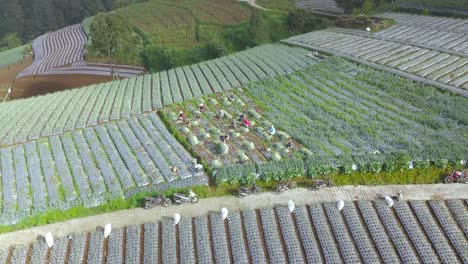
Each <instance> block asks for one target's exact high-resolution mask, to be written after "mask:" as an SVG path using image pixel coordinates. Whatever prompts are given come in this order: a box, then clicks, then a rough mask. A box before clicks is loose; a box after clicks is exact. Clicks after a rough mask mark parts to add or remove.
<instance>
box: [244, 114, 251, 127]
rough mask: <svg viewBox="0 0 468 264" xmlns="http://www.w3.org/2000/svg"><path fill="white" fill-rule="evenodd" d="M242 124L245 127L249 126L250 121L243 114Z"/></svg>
mask: <svg viewBox="0 0 468 264" xmlns="http://www.w3.org/2000/svg"><path fill="white" fill-rule="evenodd" d="M242 124H243V125H244V126H245V127H250V126H251V124H250V121H249V120H248V119H247V117H245V116H244V118H243V119H242Z"/></svg>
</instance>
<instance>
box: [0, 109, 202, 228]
mask: <svg viewBox="0 0 468 264" xmlns="http://www.w3.org/2000/svg"><path fill="white" fill-rule="evenodd" d="M0 161H1V162H0V175H1V179H2V180H1V186H2V189H1V191H0V193H1V194H2V195H1V197H2V200H1V204H0V208H1V209H2V215H1V218H0V219H1V220H2V223H5V224H9V223H13V222H15V221H17V220H19V219H20V218H22V217H23V216H24V215H27V214H28V213H30V212H42V211H44V210H46V209H49V208H60V209H66V208H69V207H70V206H75V205H77V204H84V205H86V206H90V205H97V204H99V203H101V202H103V201H105V200H106V199H108V198H115V197H121V196H122V195H124V194H125V193H127V191H129V190H132V189H138V188H140V187H144V186H147V185H154V184H158V183H163V182H168V183H171V182H174V181H178V180H180V181H182V182H183V180H184V179H187V178H191V177H194V176H195V175H199V174H198V173H199V171H197V170H195V168H194V166H193V164H192V157H191V156H190V155H189V154H188V152H187V151H185V150H184V149H183V148H182V146H181V145H180V144H179V143H178V142H177V141H176V140H175V139H174V138H173V137H172V136H171V135H170V134H169V132H168V131H167V130H166V128H165V127H164V126H163V124H162V122H161V121H160V120H159V118H158V116H157V115H156V114H155V113H150V114H147V115H141V116H138V117H134V118H130V119H125V120H121V121H118V122H115V123H109V124H107V125H105V126H103V125H101V126H96V127H92V128H85V129H83V130H76V131H74V132H70V133H64V134H62V135H60V136H57V135H55V136H51V137H49V138H43V139H41V140H38V141H30V142H28V143H25V144H18V145H15V146H12V147H6V148H2V149H1V151H0ZM171 166H175V167H177V168H178V170H177V171H175V172H173V170H171V169H170V167H171Z"/></svg>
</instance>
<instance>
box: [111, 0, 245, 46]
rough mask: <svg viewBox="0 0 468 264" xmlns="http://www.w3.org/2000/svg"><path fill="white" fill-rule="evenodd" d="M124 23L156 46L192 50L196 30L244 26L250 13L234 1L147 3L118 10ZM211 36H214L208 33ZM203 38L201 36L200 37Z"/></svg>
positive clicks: (196, 41)
mask: <svg viewBox="0 0 468 264" xmlns="http://www.w3.org/2000/svg"><path fill="white" fill-rule="evenodd" d="M116 12H118V13H119V14H121V15H123V16H124V17H125V18H126V19H127V20H128V21H130V22H132V23H133V24H134V25H136V26H138V27H140V28H141V29H143V30H144V31H145V32H147V33H148V34H149V35H150V36H151V38H152V40H153V43H154V44H156V45H158V46H171V47H192V46H193V45H195V44H197V43H198V42H199V36H198V32H197V27H198V26H201V25H210V26H214V28H216V29H222V28H223V26H225V25H234V24H239V23H245V22H248V21H249V20H250V17H251V14H252V10H251V8H250V7H247V6H243V5H241V4H240V3H238V2H237V1H235V0H216V1H207V0H200V1H194V0H177V1H165V0H150V1H147V2H143V3H138V4H132V5H130V6H128V7H125V8H121V9H118V10H117V11H116ZM210 33H211V34H218V33H217V32H216V31H211V32H210ZM201 37H203V36H201Z"/></svg>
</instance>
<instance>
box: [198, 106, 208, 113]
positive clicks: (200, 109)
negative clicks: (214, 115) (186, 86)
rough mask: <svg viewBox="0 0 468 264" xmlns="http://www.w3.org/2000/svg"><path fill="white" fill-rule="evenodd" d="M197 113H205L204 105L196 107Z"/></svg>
mask: <svg viewBox="0 0 468 264" xmlns="http://www.w3.org/2000/svg"><path fill="white" fill-rule="evenodd" d="M198 111H200V112H202V113H203V112H205V111H206V107H205V105H204V104H200V106H198Z"/></svg>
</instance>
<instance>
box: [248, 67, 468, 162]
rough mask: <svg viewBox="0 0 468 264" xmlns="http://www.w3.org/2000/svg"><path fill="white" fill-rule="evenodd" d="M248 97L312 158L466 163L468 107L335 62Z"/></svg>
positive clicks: (269, 83) (258, 88)
mask: <svg viewBox="0 0 468 264" xmlns="http://www.w3.org/2000/svg"><path fill="white" fill-rule="evenodd" d="M247 90H248V92H249V94H250V96H251V98H253V100H254V101H255V102H256V103H257V104H258V105H259V106H260V108H261V109H264V110H265V111H264V112H263V111H259V114H261V115H262V116H264V117H265V118H267V119H268V120H271V121H272V122H273V123H274V124H276V125H277V127H278V128H279V129H281V130H283V131H285V132H287V133H288V134H290V135H291V136H292V137H293V138H295V139H296V140H297V141H298V142H299V143H301V144H303V145H304V146H305V147H307V148H308V149H309V150H310V151H311V152H312V153H313V155H314V156H319V157H320V156H324V157H336V158H337V159H341V160H346V158H345V157H347V156H349V157H351V156H352V157H354V161H355V162H356V163H359V161H358V160H356V159H358V157H360V156H369V155H371V156H372V155H374V156H375V157H376V158H377V157H378V158H379V159H381V160H384V159H385V158H389V157H391V156H392V154H395V153H407V154H409V156H410V157H411V158H412V159H414V160H438V159H449V160H462V159H466V158H467V153H468V151H467V150H468V149H467V146H468V132H467V131H468V130H467V128H468V120H467V119H466V115H463V114H461V113H467V112H468V99H466V98H464V97H461V96H456V95H450V94H448V93H444V92H441V91H438V90H437V89H435V88H433V87H428V86H423V85H419V84H415V83H412V82H408V81H407V80H405V79H402V78H399V77H394V76H392V75H390V74H386V73H382V72H377V71H375V70H372V69H370V68H366V67H361V66H357V65H355V64H353V63H349V62H346V61H344V60H342V59H337V58H333V59H330V60H325V61H323V62H321V63H319V64H316V65H314V66H312V67H311V68H309V69H307V70H304V71H299V72H296V73H293V74H290V75H287V76H281V77H277V78H273V79H269V80H264V81H259V82H256V83H252V84H250V85H248V89H247ZM429 98H430V100H428V99H429ZM454 105H456V106H457V107H453V106H454Z"/></svg>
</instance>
